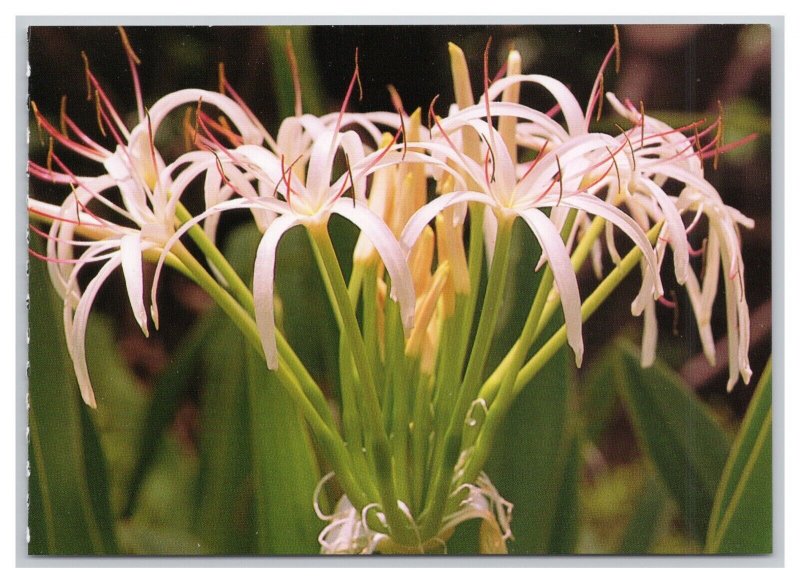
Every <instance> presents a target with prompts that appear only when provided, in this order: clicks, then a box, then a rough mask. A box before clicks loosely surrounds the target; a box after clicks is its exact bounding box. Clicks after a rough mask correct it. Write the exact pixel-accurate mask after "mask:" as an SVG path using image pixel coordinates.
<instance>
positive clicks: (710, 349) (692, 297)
mask: <svg viewBox="0 0 800 583" xmlns="http://www.w3.org/2000/svg"><path fill="white" fill-rule="evenodd" d="M686 293H687V294H688V296H689V302H690V303H691V305H692V311H693V312H694V317H695V319H696V320H697V330H698V332H699V334H700V343H701V344H702V345H703V353H704V354H705V356H706V360H708V362H709V363H710V364H711V366H714V365H716V362H717V351H716V347H715V346H714V335H713V333H712V330H711V314H710V312H709V313H706V312H705V310H704V307H703V297H702V291H701V290H700V283H699V281H698V280H697V276H696V275H695V274H694V271H692V270H689V274H688V277H687V278H686Z"/></svg>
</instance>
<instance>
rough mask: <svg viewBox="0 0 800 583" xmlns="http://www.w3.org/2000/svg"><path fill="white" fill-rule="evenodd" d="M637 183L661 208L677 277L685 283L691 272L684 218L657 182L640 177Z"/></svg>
mask: <svg viewBox="0 0 800 583" xmlns="http://www.w3.org/2000/svg"><path fill="white" fill-rule="evenodd" d="M636 184H637V185H638V186H640V187H641V188H642V189H643V190H645V191H646V193H648V194H650V196H652V197H653V198H654V199H655V200H656V201H657V202H658V205H659V207H660V208H661V212H662V213H663V216H664V224H665V226H666V231H667V234H668V236H669V244H670V246H671V247H672V253H673V259H674V262H675V278H676V279H677V280H678V283H680V284H684V283H685V282H686V278H687V277H688V272H689V241H688V240H687V238H686V228H685V227H684V226H683V219H682V218H681V215H680V213H679V212H678V209H677V208H676V207H675V203H674V202H673V201H672V199H670V197H669V196H667V193H666V192H664V191H663V190H662V189H661V188H660V187H659V186H658V185H657V184H656V183H655V182H653V181H652V180H649V179H647V178H640V179H638V180H637V181H636Z"/></svg>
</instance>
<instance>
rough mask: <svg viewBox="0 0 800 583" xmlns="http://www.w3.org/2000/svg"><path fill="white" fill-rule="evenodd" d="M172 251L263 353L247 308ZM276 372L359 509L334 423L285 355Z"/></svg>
mask: <svg viewBox="0 0 800 583" xmlns="http://www.w3.org/2000/svg"><path fill="white" fill-rule="evenodd" d="M173 252H174V253H175V255H176V257H178V258H179V259H180V260H181V261H182V262H183V264H184V265H186V267H187V268H188V269H189V270H190V271H191V272H192V274H193V275H194V279H195V281H197V282H198V284H199V285H200V286H201V287H202V288H203V289H204V290H205V291H206V292H207V293H208V294H209V295H210V296H211V297H212V299H213V300H214V301H215V302H216V303H217V305H219V307H220V308H221V309H222V310H223V311H224V312H225V313H226V314H227V315H228V317H230V319H231V321H232V322H233V323H234V324H236V326H237V327H238V328H239V330H241V332H242V333H243V334H244V337H245V338H246V339H247V341H248V342H249V343H250V345H251V346H252V347H253V349H255V350H256V352H257V353H258V354H263V349H262V346H261V338H260V337H259V335H258V330H257V328H256V325H255V322H254V321H253V319H252V318H251V317H250V315H249V314H248V313H247V311H245V309H244V308H243V307H242V306H241V305H239V303H238V302H237V301H236V300H235V299H234V298H233V297H232V296H231V295H230V294H229V293H228V292H227V291H226V290H225V289H224V288H223V287H222V286H221V285H220V284H219V283H218V282H217V281H216V280H215V279H214V278H213V277H212V276H211V275H210V274H209V273H208V272H207V271H206V270H205V268H204V267H203V266H202V265H201V264H200V262H199V261H197V259H195V257H194V256H193V255H192V254H191V253H189V252H188V251H187V250H186V248H185V247H183V245H182V244H181V243H178V244H177V245H176V246H175V247H174V251H173ZM274 372H275V374H276V375H277V376H278V379H279V380H280V382H281V385H282V386H283V387H284V388H285V389H286V390H287V392H288V393H289V395H290V396H291V397H292V399H294V401H295V403H296V404H297V405H298V407H300V411H301V412H302V414H303V417H304V418H305V419H306V421H307V422H308V424H309V427H310V428H311V431H312V433H313V434H314V437H315V438H316V439H317V441H318V443H319V444H320V447H321V449H323V451H324V453H325V454H326V457H327V459H328V461H330V463H331V465H332V466H333V468H334V471H335V472H336V475H337V477H338V479H339V481H340V483H341V484H342V487H343V488H344V490H345V492H346V493H347V496H348V498H350V500H351V502H352V503H353V504H354V505H355V506H356V507H358V508H363V507H364V506H366V505H367V504H369V498H368V497H367V495H366V494H365V493H364V491H363V489H362V488H361V486H360V485H359V482H358V481H357V480H356V479H355V477H354V475H353V472H352V471H351V469H350V463H349V459H348V455H347V450H346V449H345V446H344V443H343V442H342V440H341V438H340V437H339V436H338V434H337V433H336V432H335V430H334V429H333V428H332V426H329V425H328V424H327V423H326V421H325V420H324V419H323V417H322V416H321V415H320V414H319V412H318V411H317V410H316V408H315V407H314V405H313V404H312V402H311V401H310V400H309V398H308V395H307V394H306V393H305V392H304V391H303V388H302V387H301V385H300V383H299V382H298V379H297V378H296V377H295V375H294V374H293V371H292V370H291V368H290V367H289V366H287V362H286V360H285V359H284V358H283V355H279V366H278V369H277V370H275V371H274Z"/></svg>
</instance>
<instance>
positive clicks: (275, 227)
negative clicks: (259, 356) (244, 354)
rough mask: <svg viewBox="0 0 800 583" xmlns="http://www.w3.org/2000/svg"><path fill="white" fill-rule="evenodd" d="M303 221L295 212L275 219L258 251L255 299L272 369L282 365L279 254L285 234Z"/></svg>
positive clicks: (268, 363)
mask: <svg viewBox="0 0 800 583" xmlns="http://www.w3.org/2000/svg"><path fill="white" fill-rule="evenodd" d="M298 224H299V221H298V220H297V218H295V217H294V216H293V215H284V216H282V217H278V218H277V219H275V220H274V221H273V222H272V224H271V225H270V226H269V228H268V229H267V231H266V232H265V233H264V236H263V237H262V238H261V242H260V243H259V244H258V251H257V252H256V263H255V270H254V272H253V302H254V304H255V316H256V327H257V328H258V335H259V336H260V337H261V345H262V347H263V349H264V356H265V357H266V360H267V367H269V369H270V370H275V369H277V368H278V347H277V344H276V342H275V297H274V294H275V257H276V255H277V253H278V243H279V242H280V240H281V237H283V234H284V233H285V232H286V231H288V230H289V229H291V228H292V227H294V226H296V225H298Z"/></svg>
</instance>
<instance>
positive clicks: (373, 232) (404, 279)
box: [331, 199, 416, 331]
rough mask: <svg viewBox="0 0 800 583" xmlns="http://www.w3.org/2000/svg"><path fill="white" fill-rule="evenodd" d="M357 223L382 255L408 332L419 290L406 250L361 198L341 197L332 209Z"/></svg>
mask: <svg viewBox="0 0 800 583" xmlns="http://www.w3.org/2000/svg"><path fill="white" fill-rule="evenodd" d="M331 210H332V211H333V212H335V213H336V214H339V215H341V216H343V217H344V218H346V219H348V220H349V221H351V222H352V223H353V224H354V225H356V226H357V227H358V228H359V229H360V230H361V232H362V233H364V235H366V237H367V238H368V239H369V240H370V242H371V243H372V244H373V245H374V246H375V249H377V251H378V255H380V256H381V259H382V260H383V264H384V265H385V266H386V271H387V272H388V273H389V277H391V278H392V289H391V297H392V299H394V300H395V301H396V302H397V303H398V304H400V313H401V316H402V320H403V327H404V328H405V329H406V331H408V330H410V329H411V328H412V327H413V326H414V306H415V303H416V293H415V292H414V281H413V279H412V277H411V270H410V269H409V268H408V263H406V257H405V253H404V252H403V250H402V248H401V247H400V243H398V241H397V239H395V237H394V235H393V234H392V231H391V229H389V227H388V226H387V225H386V223H384V222H383V220H382V219H381V218H380V217H379V216H378V215H376V214H375V213H373V212H372V211H371V210H369V208H367V206H366V205H364V204H363V203H361V202H360V201H355V204H354V201H348V200H341V199H340V200H338V201H336V203H334V205H333V207H332V208H331Z"/></svg>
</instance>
